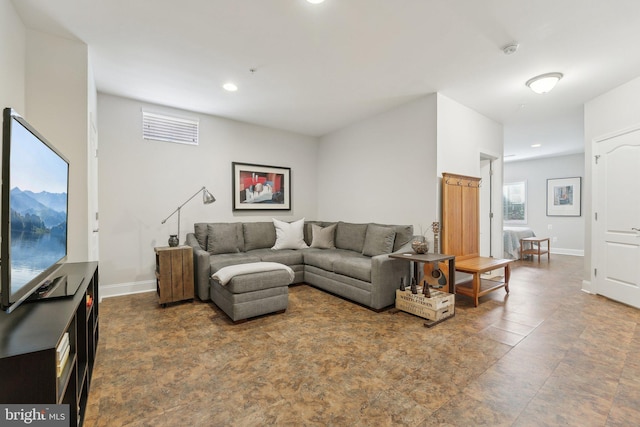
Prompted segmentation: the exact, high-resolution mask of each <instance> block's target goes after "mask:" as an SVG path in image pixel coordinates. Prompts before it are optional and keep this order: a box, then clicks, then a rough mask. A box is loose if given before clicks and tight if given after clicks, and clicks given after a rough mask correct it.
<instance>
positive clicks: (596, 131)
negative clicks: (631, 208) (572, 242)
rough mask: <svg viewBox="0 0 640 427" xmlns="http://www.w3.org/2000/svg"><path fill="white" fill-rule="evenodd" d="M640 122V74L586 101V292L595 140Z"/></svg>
mask: <svg viewBox="0 0 640 427" xmlns="http://www.w3.org/2000/svg"><path fill="white" fill-rule="evenodd" d="M637 125H640V77H639V78H636V79H634V80H631V81H629V82H628V83H626V84H624V85H621V86H619V87H617V88H615V89H613V90H611V91H609V92H607V93H605V94H603V95H601V96H599V97H597V98H594V99H593V100H591V101H589V102H587V103H586V104H585V108H584V134H585V176H586V185H585V192H584V194H585V196H586V197H585V198H584V200H583V202H584V204H585V206H586V209H585V211H586V214H587V215H586V221H585V263H584V264H585V267H584V281H583V285H582V288H583V289H584V290H585V291H587V292H592V291H593V289H592V283H591V273H592V271H591V270H592V268H591V266H592V258H591V257H592V256H594V254H593V251H592V247H591V244H592V241H591V226H592V224H591V219H592V216H593V214H592V206H591V203H592V200H591V188H592V184H591V178H592V168H593V146H592V144H593V141H594V140H596V139H598V138H600V137H602V136H605V135H609V134H612V133H614V132H617V131H619V130H622V129H627V128H629V127H631V126H637Z"/></svg>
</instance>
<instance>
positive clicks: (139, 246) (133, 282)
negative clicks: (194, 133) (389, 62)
mask: <svg viewBox="0 0 640 427" xmlns="http://www.w3.org/2000/svg"><path fill="white" fill-rule="evenodd" d="M143 109H144V110H147V111H152V112H157V113H165V114H171V115H175V116H178V117H190V118H198V119H199V120H200V144H199V145H198V146H190V145H184V144H174V143H168V142H158V141H147V140H143V139H142V118H141V110H143ZM98 111H99V120H98V133H99V135H100V155H99V158H98V162H99V181H98V182H99V184H98V185H99V199H100V271H101V273H100V281H101V284H102V285H103V286H105V287H106V289H105V290H104V291H103V295H105V296H107V295H114V294H120V293H128V292H136V291H145V290H152V289H155V276H154V268H155V255H154V251H153V248H154V247H156V246H166V245H167V240H168V238H169V235H170V234H176V233H177V229H178V225H177V224H178V223H177V221H178V217H177V215H174V216H173V217H172V218H170V219H169V220H168V221H167V222H166V224H164V225H162V224H160V223H161V221H162V220H163V219H164V218H165V217H167V216H168V215H169V214H170V213H171V212H172V211H173V210H174V209H176V208H177V207H178V206H179V205H180V204H182V203H183V202H184V201H186V200H187V199H188V198H189V197H190V196H191V195H192V194H194V193H195V192H196V191H197V190H198V189H199V188H201V187H202V186H203V185H204V186H206V187H207V188H208V189H209V191H211V193H212V194H213V195H214V196H215V197H216V199H217V201H216V202H215V203H213V204H211V205H203V204H202V202H201V200H202V199H201V198H200V197H198V198H195V199H193V200H192V201H191V202H189V204H187V205H185V207H184V208H182V212H181V226H180V231H181V235H180V241H181V242H184V240H185V235H186V233H188V232H191V231H192V230H193V224H194V223H196V222H216V221H220V222H233V221H271V219H272V218H274V217H275V218H278V219H282V220H287V221H291V220H296V219H299V218H303V217H306V218H307V219H315V218H316V215H317V202H316V187H317V185H316V183H317V170H316V155H317V139H316V138H313V137H308V136H303V135H299V134H294V133H290V132H285V131H280V130H276V129H272V128H265V127H262V126H255V125H250V124H246V123H241V122H237V121H233V120H228V119H224V118H221V117H214V116H208V115H204V114H198V113H194V112H190V111H181V110H175V109H171V108H167V107H162V106H159V105H151V104H146V103H143V102H141V101H136V100H132V99H127V98H121V97H117V96H112V95H106V94H99V95H98ZM234 161H235V162H244V163H256V164H264V165H272V166H284V167H290V168H291V180H292V195H291V201H292V210H291V211H255V212H254V211H240V212H233V211H232V202H231V200H232V199H231V195H232V183H231V162H234Z"/></svg>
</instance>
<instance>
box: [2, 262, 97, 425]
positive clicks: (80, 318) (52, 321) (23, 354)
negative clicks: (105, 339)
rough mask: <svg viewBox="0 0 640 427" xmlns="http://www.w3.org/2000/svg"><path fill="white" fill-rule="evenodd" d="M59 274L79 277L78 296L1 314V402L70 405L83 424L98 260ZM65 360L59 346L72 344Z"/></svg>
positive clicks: (92, 357) (93, 343)
mask: <svg viewBox="0 0 640 427" xmlns="http://www.w3.org/2000/svg"><path fill="white" fill-rule="evenodd" d="M58 274H66V275H67V281H68V282H73V281H78V282H79V283H80V287H79V288H78V290H77V292H76V293H75V295H74V296H73V297H68V298H60V299H55V300H48V301H37V302H33V303H24V304H22V305H21V306H20V307H18V308H17V309H16V310H15V311H13V312H12V313H11V314H8V315H6V314H4V313H0V337H2V339H1V340H0V375H1V381H2V387H0V402H1V403H5V404H10V403H19V404H23V405H27V404H34V405H42V404H68V405H69V416H70V420H69V425H73V426H76V425H82V423H83V421H84V414H85V410H86V407H87V400H88V397H89V387H90V385H91V374H92V372H93V365H94V361H95V356H96V350H97V346H98V338H99V336H98V333H99V316H98V297H99V296H98V263H97V262H85V263H69V264H65V265H63V266H62V268H61V269H60V270H59V272H58ZM66 342H68V356H67V357H66V358H65V359H64V360H65V363H62V364H60V363H59V362H58V360H59V357H58V355H57V350H58V349H64V348H67V346H66V345H65V343H66Z"/></svg>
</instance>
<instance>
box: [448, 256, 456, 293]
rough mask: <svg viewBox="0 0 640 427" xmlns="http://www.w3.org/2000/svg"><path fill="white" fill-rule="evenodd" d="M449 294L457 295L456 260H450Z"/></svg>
mask: <svg viewBox="0 0 640 427" xmlns="http://www.w3.org/2000/svg"><path fill="white" fill-rule="evenodd" d="M449 293H452V294H455V293H456V260H455V258H454V259H450V260H449Z"/></svg>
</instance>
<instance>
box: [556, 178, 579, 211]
mask: <svg viewBox="0 0 640 427" xmlns="http://www.w3.org/2000/svg"><path fill="white" fill-rule="evenodd" d="M581 183H582V178H581V177H576V178H555V179H548V180H547V216H581V215H582V211H581V197H580V196H581V191H582V190H581V188H580V187H581Z"/></svg>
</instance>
